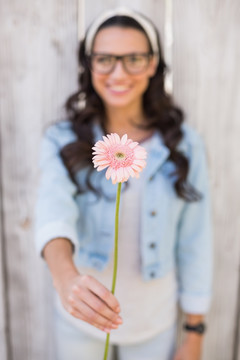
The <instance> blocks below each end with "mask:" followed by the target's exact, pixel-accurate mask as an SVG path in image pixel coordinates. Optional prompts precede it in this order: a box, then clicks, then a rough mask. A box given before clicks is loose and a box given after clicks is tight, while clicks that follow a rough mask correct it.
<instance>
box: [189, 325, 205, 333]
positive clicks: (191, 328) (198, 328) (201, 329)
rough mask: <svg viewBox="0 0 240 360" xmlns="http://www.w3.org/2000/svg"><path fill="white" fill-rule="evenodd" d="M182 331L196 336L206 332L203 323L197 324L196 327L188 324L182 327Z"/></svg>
mask: <svg viewBox="0 0 240 360" xmlns="http://www.w3.org/2000/svg"><path fill="white" fill-rule="evenodd" d="M183 328H184V330H186V331H193V332H196V333H197V334H203V333H204V332H205V330H206V325H205V324H204V323H199V324H196V325H190V324H188V323H186V324H184V325H183Z"/></svg>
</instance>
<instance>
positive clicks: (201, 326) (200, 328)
mask: <svg viewBox="0 0 240 360" xmlns="http://www.w3.org/2000/svg"><path fill="white" fill-rule="evenodd" d="M196 330H197V332H199V334H203V333H204V330H205V327H204V325H203V324H200V325H198V326H197V328H196Z"/></svg>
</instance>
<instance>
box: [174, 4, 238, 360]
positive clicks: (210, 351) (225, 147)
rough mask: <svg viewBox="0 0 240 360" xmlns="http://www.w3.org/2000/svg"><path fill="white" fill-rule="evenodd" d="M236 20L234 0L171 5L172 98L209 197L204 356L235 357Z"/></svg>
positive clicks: (220, 358) (236, 216)
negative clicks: (211, 239) (191, 137)
mask: <svg viewBox="0 0 240 360" xmlns="http://www.w3.org/2000/svg"><path fill="white" fill-rule="evenodd" d="M239 20H240V5H239V2H237V1H230V2H229V1H221V2H219V1H211V2H209V1H207V0H206V1H201V2H197V1H191V2H190V1H181V4H180V2H177V1H176V2H174V7H173V27H174V28H173V29H174V31H173V35H174V45H173V88H174V95H175V97H176V99H177V102H178V104H180V105H181V106H183V108H184V109H185V112H186V118H187V121H188V122H189V123H191V124H193V125H194V126H195V128H197V129H198V130H199V132H200V133H201V134H202V136H203V137H204V139H205V143H206V146H207V152H208V157H209V167H210V169H209V171H210V179H211V189H212V197H213V220H214V225H215V226H214V233H215V277H214V297H213V302H212V307H211V312H210V314H209V318H208V323H209V325H208V328H209V329H208V333H207V336H206V342H205V351H204V356H203V359H205V360H208V359H218V360H232V359H233V356H235V358H234V359H237V358H236V356H237V355H236V354H235V355H234V354H233V352H234V350H233V349H234V338H235V333H236V329H237V327H238V326H239V317H237V308H238V306H239V301H240V299H239V297H238V284H239V263H240V236H239V234H240V217H239V213H240V191H239V185H238V184H239V179H240V167H239V160H240V156H239V133H240V122H239V114H240V101H239V100H240V97H239V94H240V71H239V62H240V42H239V35H240V21H239ZM238 356H240V355H238Z"/></svg>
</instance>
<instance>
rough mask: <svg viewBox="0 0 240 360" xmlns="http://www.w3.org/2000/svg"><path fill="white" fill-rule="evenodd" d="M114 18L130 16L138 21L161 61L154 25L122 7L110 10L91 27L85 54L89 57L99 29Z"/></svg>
mask: <svg viewBox="0 0 240 360" xmlns="http://www.w3.org/2000/svg"><path fill="white" fill-rule="evenodd" d="M113 16H128V17H130V18H133V19H134V20H136V21H137V22H138V23H139V24H140V25H141V26H142V28H143V29H144V31H145V32H146V34H147V36H148V39H149V42H150V44H151V47H152V50H153V52H154V54H155V55H156V57H157V61H159V48H158V41H157V34H156V31H155V29H154V27H153V25H152V24H151V23H150V22H149V21H148V20H147V19H146V18H145V17H143V16H142V15H141V14H139V13H136V12H134V11H132V10H130V9H128V8H124V7H120V8H117V9H113V10H108V11H106V12H104V13H103V14H102V15H100V16H99V17H98V18H97V19H96V20H95V21H93V23H92V24H91V25H90V27H89V30H88V32H87V34H86V40H85V49H86V50H85V52H86V54H87V55H90V54H91V50H92V44H93V40H94V37H95V35H96V33H97V31H98V29H99V27H100V26H101V25H102V24H103V23H104V22H105V21H106V20H108V19H110V18H111V17H113Z"/></svg>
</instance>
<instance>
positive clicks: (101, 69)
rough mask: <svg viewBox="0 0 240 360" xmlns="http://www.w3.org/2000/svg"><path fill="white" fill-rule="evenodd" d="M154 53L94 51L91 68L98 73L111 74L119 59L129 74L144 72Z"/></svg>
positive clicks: (91, 56) (91, 57)
mask: <svg viewBox="0 0 240 360" xmlns="http://www.w3.org/2000/svg"><path fill="white" fill-rule="evenodd" d="M151 57H152V54H150V53H132V54H126V55H112V54H100V53H93V54H92V55H90V56H89V60H90V62H89V64H90V68H91V70H92V71H93V72H95V73H97V74H102V75H107V74H110V73H111V72H112V71H113V70H114V68H115V66H116V63H117V61H118V60H120V61H121V63H122V65H123V68H124V70H125V71H126V72H127V73H128V74H132V75H134V74H140V73H142V72H144V71H145V70H146V69H147V67H148V64H149V61H150V58H151Z"/></svg>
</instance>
